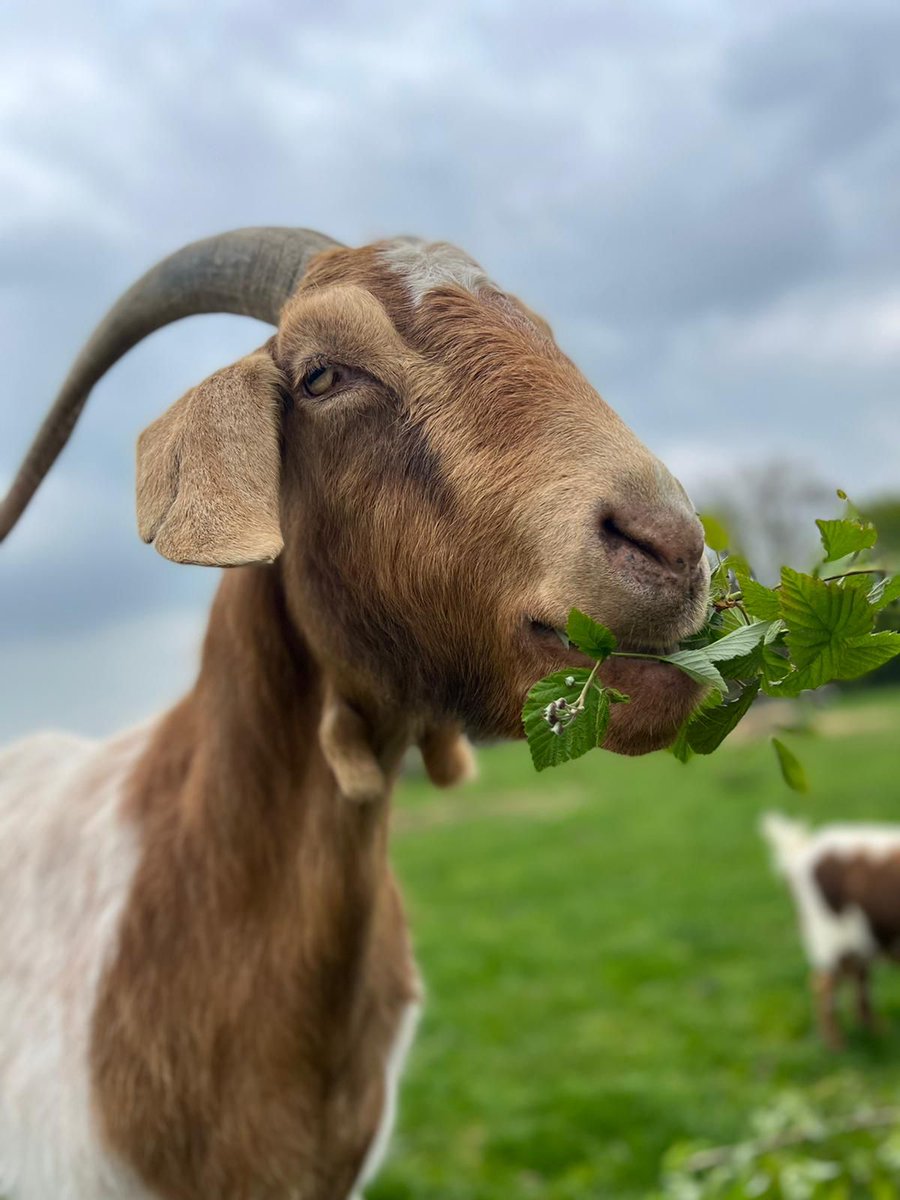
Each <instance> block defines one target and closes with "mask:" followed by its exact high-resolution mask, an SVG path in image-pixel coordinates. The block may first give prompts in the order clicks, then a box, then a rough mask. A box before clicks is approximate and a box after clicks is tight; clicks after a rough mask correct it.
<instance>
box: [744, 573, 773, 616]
mask: <svg viewBox="0 0 900 1200" xmlns="http://www.w3.org/2000/svg"><path fill="white" fill-rule="evenodd" d="M740 583H741V595H742V597H743V604H744V608H746V610H747V612H748V613H750V615H751V616H753V617H758V618H759V619H760V620H761V621H774V620H776V619H777V618H778V617H780V616H781V604H780V602H779V599H778V593H777V592H776V591H775V590H774V589H773V588H767V587H764V586H763V584H761V583H758V582H757V581H756V580H755V579H749V578H746V579H741V581H740Z"/></svg>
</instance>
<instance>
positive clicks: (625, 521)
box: [600, 504, 704, 576]
mask: <svg viewBox="0 0 900 1200" xmlns="http://www.w3.org/2000/svg"><path fill="white" fill-rule="evenodd" d="M600 541H601V542H602V543H603V545H604V548H605V549H606V551H607V553H608V554H609V555H610V556H611V557H613V558H624V559H629V560H632V561H633V560H634V558H635V556H636V555H640V556H642V557H643V558H644V559H649V560H650V561H651V562H655V563H658V564H659V565H660V566H661V567H664V568H666V569H667V570H669V571H671V572H672V573H673V574H675V575H679V576H680V575H688V574H689V573H691V572H693V570H694V568H695V567H696V566H697V564H698V563H699V562H700V560H701V559H702V557H703V543H704V538H703V526H702V525H701V524H700V521H699V520H698V518H697V517H696V516H695V515H694V513H692V512H689V511H688V510H687V509H686V508H681V507H675V506H671V507H670V506H665V507H656V506H653V507H651V506H643V505H639V504H631V505H629V506H628V507H627V508H625V507H623V508H617V509H612V508H604V509H603V510H602V511H601V515H600Z"/></svg>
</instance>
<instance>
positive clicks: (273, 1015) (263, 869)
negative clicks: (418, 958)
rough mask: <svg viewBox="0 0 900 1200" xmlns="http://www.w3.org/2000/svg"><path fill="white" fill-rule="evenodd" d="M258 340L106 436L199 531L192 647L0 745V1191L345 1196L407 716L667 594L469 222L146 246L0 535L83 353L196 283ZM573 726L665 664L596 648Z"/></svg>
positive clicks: (455, 738)
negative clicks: (170, 699) (173, 690)
mask: <svg viewBox="0 0 900 1200" xmlns="http://www.w3.org/2000/svg"><path fill="white" fill-rule="evenodd" d="M222 311H227V312H238V313H244V314H246V315H250V316H254V317H257V318H260V319H262V320H265V321H268V322H269V323H270V324H272V325H274V326H276V332H275V334H274V335H273V336H272V337H271V338H270V339H269V340H268V341H267V342H266V343H265V344H264V345H263V346H262V347H260V349H258V350H257V351H255V352H254V353H252V354H249V355H248V356H246V357H245V358H242V359H240V360H239V361H238V362H235V363H234V364H232V365H231V366H227V367H225V368H224V369H223V370H220V371H218V372H216V373H215V374H214V375H212V376H211V377H210V378H209V379H207V380H206V381H205V382H203V383H201V384H200V385H199V386H198V387H195V388H193V389H192V390H190V391H189V392H187V394H186V395H185V396H183V397H182V398H181V399H180V400H178V401H177V402H176V403H175V404H174V405H172V407H171V408H169V409H168V411H167V412H165V413H164V415H162V416H161V417H159V418H158V419H157V420H156V421H154V422H153V423H152V424H151V425H150V426H149V428H148V429H147V430H145V431H144V433H143V434H142V435H141V437H140V439H139V442H138V454H137V514H138V526H139V530H140V534H141V537H142V538H143V539H144V540H145V541H146V542H151V543H153V545H154V546H155V547H156V549H157V550H158V551H159V552H160V553H161V554H163V555H164V556H165V557H167V558H169V559H172V560H174V561H177V562H185V563H199V564H205V565H215V566H224V567H231V568H233V569H232V570H229V571H226V572H224V574H223V577H222V580H221V584H220V587H219V590H218V592H217V595H216V598H215V600H214V603H213V606H212V611H211V616H210V621H209V626H208V631H207V633H206V638H205V642H204V648H203V654H202V659H201V665H200V670H199V676H198V678H197V681H196V683H195V685H194V687H193V689H192V690H191V691H190V693H189V694H188V695H187V696H186V697H185V698H184V699H183V700H182V701H181V702H180V703H178V704H177V705H176V706H175V707H174V708H173V709H172V710H171V711H170V712H169V713H168V714H166V715H163V716H161V717H159V718H158V719H156V720H154V721H152V722H150V723H149V724H148V725H146V726H144V727H142V728H140V729H137V730H133V731H131V732H128V733H126V734H124V735H123V736H121V737H118V738H114V739H113V740H112V741H110V742H106V743H104V744H102V745H95V744H93V743H85V742H81V741H77V740H73V739H71V738H62V737H57V736H41V737H39V738H36V739H33V740H31V741H26V742H24V743H22V744H20V745H18V746H16V747H13V748H12V749H11V750H10V751H8V752H7V753H6V756H5V757H3V758H2V759H0V822H2V825H0V829H2V833H0V854H2V864H0V1097H2V1099H0V1191H3V1190H4V1189H5V1191H6V1193H7V1194H8V1196H9V1197H10V1200H46V1197H49V1196H53V1197H54V1198H55V1200H122V1198H127V1200H138V1198H140V1200H149V1198H151V1197H154V1198H159V1197H165V1198H167V1200H211V1198H213V1197H215V1198H216V1200H345V1198H346V1197H348V1196H357V1195H359V1194H361V1189H362V1188H363V1187H364V1186H365V1183H366V1181H367V1180H368V1179H370V1178H371V1176H372V1173H373V1172H374V1170H375V1168H376V1165H377V1162H378V1159H379V1157H380V1155H381V1153H382V1151H383V1149H384V1146H385V1142H386V1139H387V1136H388V1131H389V1127H390V1123H391V1118H392V1113H393V1109H394V1094H395V1088H396V1082H397V1077H398V1075H399V1071H400V1068H401V1064H402V1061H403V1057H404V1054H405V1051H406V1048H407V1046H408V1044H409V1042H410V1039H411V1036H412V1029H413V1026H414V1024H415V1013H416V1011H417V1009H418V1006H419V1004H420V1001H421V988H420V984H419V981H418V978H417V975H416V969H415V966H414V963H413V958H412V954H411V950H410V946H409V940H408V933H407V928H406V924H405V920H404V916H403V911H402V908H401V902H400V898H399V895H398V891H397V887H396V885H395V882H394V878H393V876H392V874H391V870H390V865H389V861H388V814H389V796H390V792H391V788H392V785H393V782H394V779H395V776H396V774H397V771H398V767H399V764H400V760H401V756H402V755H403V754H404V752H405V750H406V749H407V747H409V746H410V745H412V744H415V743H418V744H419V746H420V747H421V749H422V752H423V754H424V757H425V762H426V766H427V769H428V771H429V773H430V775H431V777H432V778H433V779H434V780H435V781H436V782H438V783H442V784H445V783H450V782H453V781H454V780H455V779H457V778H459V777H460V776H461V775H462V774H464V773H465V772H466V771H467V770H468V764H469V751H468V748H467V743H466V741H465V740H464V734H463V730H466V731H468V733H469V734H470V735H472V736H474V737H476V738H496V737H520V736H521V735H522V729H521V723H520V715H519V714H520V710H521V707H522V703H523V700H524V697H525V694H526V692H527V690H528V688H529V686H530V685H531V684H532V683H533V682H534V680H536V679H537V678H539V677H540V676H542V675H545V674H547V673H548V671H550V670H554V669H556V670H559V669H566V668H568V667H570V666H576V665H583V664H584V663H585V662H586V661H587V660H586V659H584V658H583V657H582V656H581V655H580V654H579V653H577V652H576V651H574V650H572V649H568V650H567V649H564V648H563V646H562V645H561V643H560V640H559V639H558V638H557V637H556V634H555V632H554V631H555V630H557V629H558V628H559V627H561V626H562V625H564V623H565V620H566V614H567V613H568V611H569V609H570V608H571V607H572V606H575V605H577V606H579V607H581V608H583V609H585V610H587V611H588V612H590V613H592V614H593V615H595V616H596V617H597V618H598V619H600V620H602V621H604V622H606V624H608V625H609V626H611V627H612V628H613V630H614V631H616V632H617V634H618V636H619V638H620V640H621V643H622V646H623V648H626V649H629V648H630V649H640V650H649V651H653V650H662V649H666V648H670V647H671V645H672V644H673V643H675V642H677V641H678V640H679V639H680V638H682V637H684V636H686V635H688V634H690V633H691V632H692V631H694V630H696V629H697V628H698V626H699V625H700V624H701V622H702V620H703V616H704V612H705V606H706V596H707V590H708V568H707V564H706V561H705V558H704V554H703V537H702V530H701V526H700V524H699V522H698V520H697V518H696V515H695V513H694V512H693V511H692V508H691V506H690V504H689V502H688V500H687V497H686V495H685V493H684V491H683V489H682V488H681V486H680V484H678V483H677V482H676V481H675V479H674V478H673V477H672V476H671V475H670V474H669V473H668V471H667V470H666V469H665V467H664V466H663V465H662V463H660V462H659V460H658V459H656V458H655V457H654V456H653V455H652V454H651V453H650V451H649V450H647V449H646V448H645V447H644V446H643V445H642V444H641V442H639V441H638V439H637V438H636V437H635V436H634V434H633V433H632V432H631V431H630V430H629V429H628V428H627V427H626V426H625V425H624V424H623V422H622V421H621V420H620V419H619V417H617V416H616V414H615V413H614V412H613V411H612V410H611V409H610V408H609V407H607V405H606V404H605V403H604V402H603V401H602V400H601V399H600V397H599V396H598V395H597V393H596V392H595V391H594V390H593V389H592V388H591V387H590V386H589V384H588V383H587V382H586V380H585V379H584V378H583V376H582V375H581V374H580V373H579V371H578V370H577V369H576V367H575V366H574V365H573V364H572V363H571V362H570V361H569V359H568V358H566V356H565V355H564V354H563V353H562V352H561V351H560V349H559V348H558V347H557V345H556V343H555V341H554V339H553V335H552V333H551V332H550V329H549V327H548V326H547V325H546V323H545V322H544V321H543V320H542V319H541V318H539V317H537V316H536V315H535V314H534V313H532V312H531V310H530V309H528V308H527V307H526V306H525V305H524V304H522V303H521V302H520V301H518V300H517V299H516V298H515V297H513V296H511V295H509V294H507V293H505V292H503V291H502V290H501V289H500V288H499V287H498V286H497V285H496V284H494V283H492V282H491V281H490V280H489V279H488V278H487V276H486V275H485V274H484V272H483V271H482V270H481V268H480V267H479V266H478V265H477V264H476V263H475V262H474V261H473V260H472V259H471V258H469V257H468V256H467V255H465V254H463V253H462V252H461V251H459V250H457V249H454V248H453V247H450V246H448V245H446V244H432V245H429V244H426V243H424V242H421V241H417V240H415V239H410V238H401V239H396V240H391V241H385V242H381V243H375V244H372V245H369V246H366V247H363V248H361V249H348V248H346V247H343V246H340V245H338V244H337V243H335V242H332V241H330V240H329V239H327V238H324V237H322V236H321V235H317V234H313V233H311V232H309V231H304V230H285V229H256V230H238V231H234V232H232V233H230V234H224V235H221V236H219V237H216V238H212V239H208V240H206V241H204V242H200V243H195V244H193V245H192V246H189V247H186V248H184V249H182V250H181V251H178V252H176V253H175V254H174V255H172V256H171V257H170V258H168V259H166V260H164V261H163V262H162V263H161V264H158V265H157V266H156V267H154V268H153V269H152V270H151V271H150V272H149V273H148V274H147V275H145V276H144V277H143V278H142V279H141V280H139V281H138V282H137V283H136V284H135V285H134V286H133V287H132V288H131V289H130V290H129V291H128V292H127V293H126V294H125V295H124V296H123V297H122V298H121V299H120V300H119V301H118V302H117V304H116V305H115V306H114V307H113V309H112V310H111V311H110V314H109V315H108V316H107V317H106V318H105V320H104V321H103V323H102V324H101V325H100V326H99V327H98V329H97V331H96V332H95V333H94V334H93V336H92V338H91V340H90V341H89V342H88V344H87V346H86V348H85V350H84V351H83V352H82V354H81V356H80V357H79V359H78V360H77V361H76V363H75V365H74V367H73V369H72V372H71V373H70V375H69V377H68V379H67V380H66V382H65V384H64V385H63V388H62V391H61V393H60V395H59V397H58V399H57V401H56V403H55V405H54V407H53V409H52V410H51V412H50V414H49V416H48V417H47V419H46V420H45V423H44V425H43V427H42V429H41V430H40V431H39V433H38V436H37V439H36V441H35V443H34V444H33V446H32V448H31V450H30V452H29V454H28V456H27V458H26V460H25V462H24V464H23V466H22V468H21V470H20V472H19V474H18V476H17V477H16V479H15V480H14V483H13V485H12V488H11V490H10V492H9V495H8V496H7V499H6V501H5V502H4V506H3V508H2V509H0V538H2V537H3V536H5V534H6V533H8V531H9V530H10V528H11V527H12V525H13V524H14V523H15V521H16V519H17V518H18V516H19V515H20V514H21V512H22V510H23V509H24V507H25V505H26V504H27V503H28V501H29V499H30V497H31V495H32V494H33V492H34V491H35V489H36V487H37V486H38V484H39V482H40V480H41V478H42V477H43V476H44V475H45V474H46V472H47V471H48V470H49V468H50V466H51V464H52V462H53V460H54V458H55V457H56V455H57V454H58V453H59V451H60V449H61V448H62V446H63V444H64V443H65V441H66V439H67V437H68V436H69V433H70V431H71V429H72V427H73V425H74V423H75V420H76V418H77V416H78V413H79V411H80V410H81V408H82V406H83V404H84V403H85V401H86V399H87V396H88V393H89V391H90V389H91V387H92V386H93V384H94V383H95V382H96V381H97V380H98V379H99V378H100V376H101V375H102V374H103V373H104V372H105V371H106V370H108V368H109V367H110V366H111V365H112V364H113V363H114V362H115V361H116V360H117V359H118V358H120V357H121V356H122V355H123V354H124V353H125V352H126V351H127V350H128V349H129V347H131V346H132V345H134V344H135V343H136V342H137V341H138V340H140V339H141V338H143V337H146V336H147V335H148V334H149V333H151V332H152V331H153V330H154V329H157V328H159V327H161V326H163V325H165V324H168V323H169V322H172V321H175V320H178V319H179V318H181V317H184V316H188V315H190V314H191V313H198V312H222ZM603 678H604V679H605V680H606V682H607V683H609V684H614V685H615V686H617V687H618V688H620V689H621V690H622V691H624V692H626V693H628V694H629V695H630V696H631V704H629V705H627V706H626V705H618V706H616V710H615V713H614V715H613V720H612V723H611V726H610V731H609V736H608V739H607V745H608V747H609V748H610V749H612V750H614V751H616V752H619V753H622V754H641V753H645V752H647V751H649V750H653V749H655V748H658V747H660V746H663V745H665V744H666V743H667V742H669V741H671V739H672V738H673V736H674V734H675V731H676V730H677V728H678V726H679V724H680V723H681V721H682V720H683V718H684V717H685V715H686V714H687V713H688V712H689V711H690V710H691V709H692V707H693V706H694V704H695V703H696V701H697V699H698V695H699V693H700V689H699V688H698V686H697V685H696V684H695V683H693V682H692V681H691V680H689V679H688V678H687V676H685V675H683V674H682V673H681V672H679V671H677V670H676V669H675V668H672V667H669V666H667V665H665V664H661V663H656V662H650V661H646V660H641V659H628V658H625V659H617V660H611V661H610V662H608V663H607V664H605V665H604V668H603Z"/></svg>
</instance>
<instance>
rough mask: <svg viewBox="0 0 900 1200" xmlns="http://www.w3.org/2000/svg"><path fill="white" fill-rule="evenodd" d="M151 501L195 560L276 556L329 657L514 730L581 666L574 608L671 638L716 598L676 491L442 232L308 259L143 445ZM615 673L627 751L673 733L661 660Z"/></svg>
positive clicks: (161, 543)
mask: <svg viewBox="0 0 900 1200" xmlns="http://www.w3.org/2000/svg"><path fill="white" fill-rule="evenodd" d="M179 472H180V474H179ZM188 472H190V475H191V477H192V478H188V475H187V473H188ZM210 488H212V491H213V494H214V495H213V499H212V500H209V501H208V500H207V499H206V498H205V496H204V493H205V492H206V491H208V490H209V489H210ZM139 511H140V516H141V524H142V532H143V534H144V536H145V537H146V538H147V540H155V542H156V545H157V548H158V549H160V550H161V552H162V553H164V554H166V555H167V556H169V557H172V558H176V559H180V560H181V561H205V562H218V563H240V562H248V561H254V560H260V559H270V558H275V557H276V556H278V557H279V562H278V567H277V569H279V570H280V571H281V572H282V575H283V580H284V586H285V591H286V597H287V603H288V606H289V609H290V612H291V616H292V618H293V620H294V622H295V623H296V625H297V626H298V627H299V629H300V630H301V632H302V633H303V634H304V636H305V637H306V639H307V641H308V642H309V644H310V645H311V646H312V647H314V648H315V652H316V653H317V654H319V655H321V657H322V659H323V661H325V662H327V663H329V664H330V666H331V668H332V669H333V670H335V671H337V672H338V673H340V674H342V675H343V677H344V678H345V680H357V681H359V680H360V679H363V680H365V681H366V682H365V687H366V689H367V690H371V689H378V690H380V691H381V693H382V694H383V695H385V696H387V697H390V698H391V700H392V701H393V702H395V703H399V704H408V705H409V706H410V707H411V708H412V707H415V708H416V710H417V711H419V710H421V711H424V712H426V713H429V714H430V715H432V716H435V717H443V716H452V717H456V718H460V719H461V720H463V722H464V723H465V724H466V725H467V727H468V728H469V729H470V730H471V731H472V732H474V733H475V734H476V735H480V736H498V735H499V736H517V735H519V734H520V732H521V726H520V720H519V713H520V710H521V706H522V703H523V700H524V697H525V693H526V691H527V690H528V688H529V686H530V685H531V684H532V683H533V682H534V681H535V680H536V679H537V678H538V677H540V676H541V675H543V674H546V673H547V672H548V671H550V670H553V669H559V668H561V667H564V666H566V665H568V664H573V665H574V664H583V662H584V660H583V659H582V658H581V656H580V655H578V654H576V653H574V652H572V651H567V650H565V649H563V646H562V644H561V643H560V641H559V639H558V638H557V637H556V636H555V634H554V632H553V631H554V629H556V628H559V627H561V626H563V625H564V624H565V621H566V615H567V613H568V611H569V609H570V608H572V607H579V608H581V609H583V610H584V611H586V612H588V613H590V614H591V615H592V616H594V617H596V618H597V619H598V620H600V621H602V622H604V623H605V624H607V625H609V626H610V627H611V628H612V629H613V630H614V631H615V632H616V634H617V635H618V637H619V641H620V645H621V647H622V648H625V649H632V650H656V651H658V650H662V649H668V648H671V646H672V644H673V643H675V642H676V641H678V640H679V639H680V638H682V637H684V636H685V635H687V634H689V633H691V632H692V631H693V630H695V629H696V628H697V627H698V625H699V624H700V622H701V621H702V618H703V615H704V611H705V603H706V594H707V579H708V572H707V566H706V562H705V559H704V556H703V536H702V530H701V527H700V525H699V523H698V521H697V519H696V517H695V515H694V513H693V511H692V509H691V507H690V504H689V503H688V500H687V497H686V495H685V493H684V491H683V489H682V488H681V486H680V485H679V484H678V483H677V482H676V481H675V480H674V479H673V477H672V476H671V475H670V474H669V473H668V471H667V470H666V469H665V467H664V466H663V465H662V464H661V463H660V462H659V461H658V460H657V459H656V458H655V457H654V456H653V455H652V454H651V453H650V452H649V451H648V450H647V449H646V448H645V447H644V446H643V445H642V444H641V442H640V441H638V439H637V438H636V437H635V436H634V435H633V434H632V433H631V432H630V431H629V430H628V429H627V427H626V426H625V425H624V424H623V423H622V421H621V420H620V419H619V418H618V417H617V416H616V414H615V413H614V412H613V411H612V410H611V409H610V408H609V407H608V406H607V405H606V404H605V403H604V402H603V401H602V400H601V399H600V397H599V396H598V395H597V393H596V392H595V391H594V390H593V389H592V388H591V387H590V386H589V385H588V383H587V382H586V380H585V379H584V378H583V376H582V375H581V374H580V372H579V371H578V370H577V369H576V368H575V367H574V366H573V364H572V363H571V362H570V361H569V360H568V359H567V358H566V357H565V355H564V354H563V353H562V352H561V351H560V350H559V349H558V347H557V346H556V344H555V342H554V340H553V337H552V334H551V333H550V330H549V328H548V327H547V326H546V325H545V324H544V322H543V321H541V320H540V318H538V317H536V316H535V315H534V314H533V313H531V312H530V311H529V310H528V309H526V308H525V306H524V305H522V304H521V303H519V302H518V301H517V300H516V299H515V298H514V297H511V296H509V295H507V294H504V293H503V292H501V291H500V290H499V289H497V288H496V287H495V286H494V285H493V284H491V283H490V282H489V281H488V280H487V279H486V277H485V276H484V275H483V274H482V273H481V271H480V268H478V266H477V264H475V263H474V262H472V260H471V259H469V258H467V257H466V256H465V255H463V254H462V253H460V252H459V251H456V250H453V249H452V248H450V247H447V246H443V245H439V246H424V245H422V244H421V243H416V242H412V241H409V240H398V241H395V242H386V243H381V244H378V245H375V246H369V247H366V248H363V249H361V250H345V249H335V250H331V251H328V252H326V253H323V254H320V255H319V256H318V257H317V258H315V259H314V260H313V262H312V265H311V266H310V267H309V269H308V270H307V272H306V274H305V276H304V278H303V281H302V283H301V285H300V286H299V288H298V289H297V290H296V292H295V293H294V295H293V296H292V297H291V299H290V300H289V301H288V303H287V304H286V306H285V308H284V310H283V311H282V314H281V320H280V325H279V329H278V333H277V334H276V336H275V337H274V338H273V339H272V340H271V342H270V343H268V345H267V346H266V347H264V348H263V350H261V351H259V352H257V354H255V355H252V356H250V357H249V358H248V359H244V360H242V361H241V362H240V363H238V364H235V366H233V367H230V368H226V370H225V371H223V372H220V373H218V374H217V375H216V376H213V377H212V379H211V380H208V381H207V382H206V383H205V384H203V385H201V387H200V388H198V389H195V390H194V391H193V392H191V393H188V396H186V397H185V398H183V399H182V400H181V401H179V402H178V404H177V405H175V406H174V407H173V408H172V409H171V410H169V412H168V413H167V414H165V416H164V417H162V418H160V420H159V421H158V422H156V423H155V424H154V425H153V426H151V427H150V429H149V430H148V431H146V432H145V434H144V435H142V439H141V444H140V452H139ZM603 673H604V678H605V679H606V681H607V682H609V683H612V684H615V685H616V686H618V687H620V688H621V690H623V691H625V692H626V693H628V694H629V695H630V696H631V698H632V703H631V704H630V705H628V706H618V707H617V709H616V711H615V713H614V719H613V722H612V725H611V730H610V734H609V737H608V740H607V744H608V745H609V746H610V748H612V749H614V750H617V751H619V752H622V753H643V752H645V751H648V750H652V749H656V748H658V747H659V746H661V745H664V744H666V743H667V742H668V741H670V740H671V738H672V736H673V734H674V732H675V730H676V729H677V727H678V725H679V724H680V722H681V721H682V719H683V718H684V716H685V715H686V713H687V712H688V711H689V709H690V708H691V706H692V705H693V704H694V703H695V702H696V699H697V695H698V689H697V687H696V685H694V684H693V683H692V682H691V681H690V680H689V679H687V677H686V676H684V675H683V674H681V673H680V672H678V671H677V670H675V669H674V668H670V667H667V666H665V665H662V664H658V663H652V662H648V661H639V660H634V659H617V660H613V661H612V662H610V663H607V664H606V665H605V666H604V669H603ZM349 686H352V684H351V685H349Z"/></svg>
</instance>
